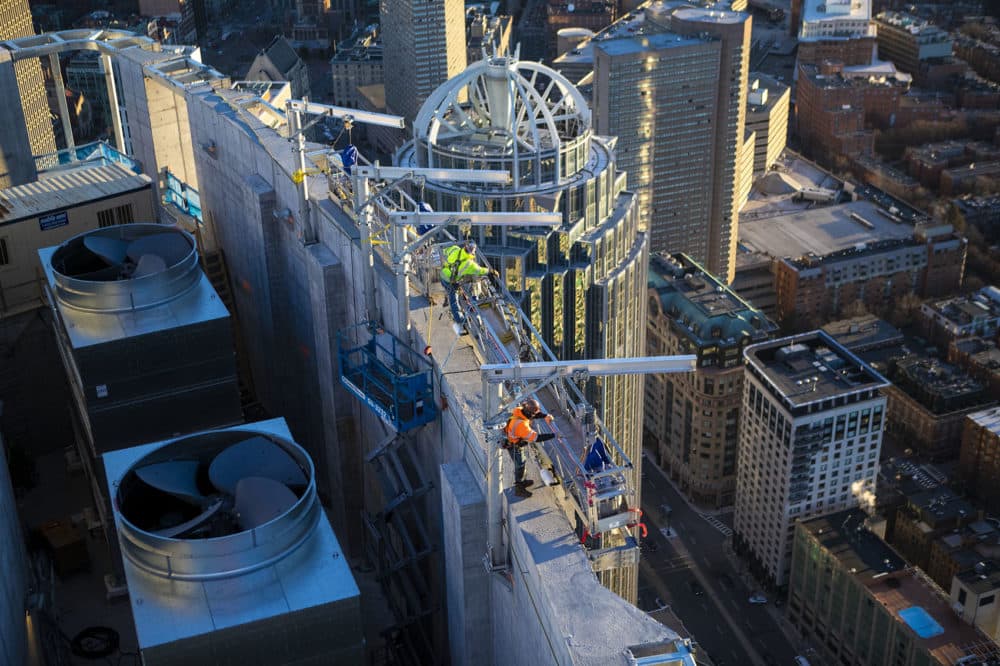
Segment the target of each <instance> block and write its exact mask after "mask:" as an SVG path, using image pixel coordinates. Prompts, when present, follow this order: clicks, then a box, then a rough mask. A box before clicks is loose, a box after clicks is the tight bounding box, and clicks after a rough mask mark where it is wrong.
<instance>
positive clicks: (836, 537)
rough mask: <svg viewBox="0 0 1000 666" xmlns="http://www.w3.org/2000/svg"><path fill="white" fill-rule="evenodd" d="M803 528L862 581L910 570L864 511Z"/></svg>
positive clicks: (815, 520)
mask: <svg viewBox="0 0 1000 666" xmlns="http://www.w3.org/2000/svg"><path fill="white" fill-rule="evenodd" d="M801 526H802V529H803V530H805V531H806V532H808V533H809V534H811V535H812V536H813V538H814V539H816V540H817V541H818V542H819V543H820V544H821V545H822V546H823V547H824V548H826V549H827V551H829V553H830V554H831V555H833V556H834V557H836V558H837V560H838V561H839V562H840V564H841V566H842V567H843V569H844V570H845V571H847V572H849V573H851V574H852V575H853V576H855V577H856V578H858V579H859V580H861V581H866V580H870V579H872V578H874V577H876V576H884V575H885V574H887V573H889V572H892V571H900V570H902V569H903V568H904V567H906V561H905V560H904V559H903V558H902V556H901V555H899V553H897V552H896V551H895V550H893V549H892V547H891V546H889V545H888V544H887V543H886V542H885V541H883V540H882V539H880V538H879V537H878V536H877V535H876V534H874V533H873V532H872V531H871V530H869V529H868V514H866V513H865V512H864V511H862V510H861V509H857V508H855V509H847V510H845V511H840V512H838V513H831V514H828V515H826V516H821V517H819V518H813V519H812V520H807V521H803V522H802V523H801Z"/></svg>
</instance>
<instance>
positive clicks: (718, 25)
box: [592, 3, 754, 283]
mask: <svg viewBox="0 0 1000 666" xmlns="http://www.w3.org/2000/svg"><path fill="white" fill-rule="evenodd" d="M634 21H635V19H625V20H623V21H622V22H620V24H616V26H613V27H612V29H609V30H608V31H605V33H603V34H602V35H601V36H600V39H598V40H596V41H594V42H593V63H594V88H593V104H592V106H593V109H594V116H595V126H596V129H597V131H598V132H600V133H602V134H610V135H616V136H618V137H619V143H618V156H619V159H620V160H621V165H622V168H623V169H624V170H625V171H626V173H628V179H629V187H630V188H631V189H633V190H635V192H636V193H637V194H638V195H639V211H640V219H641V220H642V224H643V225H644V227H645V228H647V229H649V233H650V246H651V248H652V249H653V250H654V251H665V252H671V253H673V252H683V253H684V254H687V255H688V256H690V257H691V258H692V259H694V260H695V261H697V262H699V263H701V264H703V265H704V266H705V268H706V269H707V270H708V271H710V272H711V273H712V274H714V275H718V276H719V277H720V278H722V279H723V280H724V281H725V282H727V283H728V282H731V281H732V280H733V277H734V275H735V271H736V258H735V255H736V236H737V216H738V214H739V208H740V206H741V201H740V199H741V196H740V193H741V191H748V190H749V187H748V185H749V182H750V180H749V178H750V177H749V174H741V173H740V167H741V157H745V158H749V159H750V160H752V155H751V154H750V153H752V151H753V150H754V146H753V138H752V136H750V137H748V136H747V134H746V128H745V120H746V99H747V76H748V70H749V57H750V26H751V19H750V16H749V15H748V14H744V13H742V12H735V11H731V10H728V9H726V10H723V9H715V8H705V9H695V8H690V7H682V8H677V7H676V6H672V5H666V4H665V3H655V4H654V5H651V6H649V7H647V8H646V9H645V10H644V14H643V21H642V22H641V23H636V24H634V25H633V22H634ZM748 139H749V140H748ZM706 156H707V159H706ZM743 162H744V163H745V162H746V160H743ZM741 175H743V176H745V177H742V178H741ZM741 184H745V185H746V186H745V187H742V188H741Z"/></svg>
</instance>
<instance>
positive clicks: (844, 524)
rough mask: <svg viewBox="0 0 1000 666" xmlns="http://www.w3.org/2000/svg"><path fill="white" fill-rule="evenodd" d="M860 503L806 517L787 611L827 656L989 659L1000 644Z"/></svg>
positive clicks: (860, 660)
mask: <svg viewBox="0 0 1000 666" xmlns="http://www.w3.org/2000/svg"><path fill="white" fill-rule="evenodd" d="M865 519H866V516H865V514H864V513H863V512H861V511H857V510H855V511H843V512H840V513H836V514H833V515H829V516H824V517H822V518H816V519H815V520H810V521H806V522H801V523H799V525H798V528H797V529H796V531H795V549H794V558H793V566H792V573H791V580H790V584H789V597H788V619H789V621H790V622H791V623H792V626H794V627H795V628H796V629H797V630H798V631H799V632H800V633H801V634H802V635H803V637H805V638H806V639H807V640H809V642H810V643H811V644H812V645H814V646H815V647H816V648H817V650H818V653H819V654H818V657H819V658H820V659H822V662H821V663H828V664H852V665H856V666H882V665H883V664H896V665H898V666H924V665H930V664H933V665H938V664H940V665H941V666H945V665H948V666H950V665H953V664H982V663H991V662H992V661H994V660H996V659H997V658H1000V648H998V647H997V645H996V643H994V642H993V641H992V640H990V639H989V637H987V636H986V634H984V633H983V632H981V631H979V630H977V629H976V628H975V627H973V626H970V625H968V624H966V623H965V622H964V621H963V620H962V618H961V617H959V616H958V615H957V614H956V613H955V611H954V610H952V608H951V603H950V600H949V598H948V596H947V594H946V593H945V592H944V591H943V590H942V589H941V588H940V587H938V586H937V585H936V584H934V582H933V581H931V580H930V579H928V578H927V577H926V576H925V575H924V573H923V572H922V571H920V569H918V568H916V567H908V566H907V564H906V562H905V561H904V560H903V559H902V558H901V557H900V556H899V555H898V554H897V553H896V552H895V551H894V550H893V549H892V548H890V547H889V546H887V545H886V544H885V542H883V541H882V540H881V539H879V538H878V537H877V536H876V535H875V534H873V533H872V532H871V531H870V530H869V529H868V527H867V526H866V523H865Z"/></svg>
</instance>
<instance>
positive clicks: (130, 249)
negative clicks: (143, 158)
mask: <svg viewBox="0 0 1000 666" xmlns="http://www.w3.org/2000/svg"><path fill="white" fill-rule="evenodd" d="M39 257H40V258H41V262H42V268H43V270H44V272H45V278H46V281H47V283H48V285H47V286H48V293H49V300H50V302H51V304H52V311H53V318H54V320H55V328H56V334H57V339H58V346H59V349H60V353H61V354H62V356H63V361H64V364H65V365H66V369H67V374H68V375H69V378H70V384H71V386H72V390H73V393H74V398H75V400H76V403H77V406H78V408H79V409H78V411H79V416H80V421H81V422H82V423H81V424H80V426H81V427H82V429H83V430H84V431H85V433H84V434H85V435H86V437H85V439H86V440H87V441H88V446H89V448H90V451H89V453H90V455H92V456H94V457H96V456H98V455H100V454H101V453H103V452H105V451H110V450H114V449H118V448H122V447H125V446H131V445H133V444H138V443H142V442H151V441H156V440H160V439H163V438H165V437H171V436H175V435H178V434H182V433H185V432H193V431H196V430H202V429H205V428H212V427H219V426H225V425H232V424H236V423H240V422H241V421H242V420H243V419H242V413H241V410H240V398H239V385H238V380H237V374H236V361H235V354H234V351H233V339H232V331H231V329H230V321H229V312H228V311H227V310H226V307H225V305H224V304H223V303H222V301H221V300H220V299H219V296H218V294H216V292H215V289H214V288H213V287H212V285H211V283H210V282H209V281H208V278H206V277H205V275H204V273H202V270H201V267H200V266H199V263H198V252H197V249H196V245H195V240H194V238H193V237H192V236H191V235H190V234H188V233H186V232H184V231H182V230H180V229H176V228H173V227H170V226H166V225H160V224H127V225H121V226H113V227H106V228H102V229H96V230H93V231H89V232H87V233H84V234H80V235H78V236H75V237H73V238H71V239H69V240H68V241H66V242H65V243H63V244H62V245H60V246H58V247H49V248H44V249H42V250H39Z"/></svg>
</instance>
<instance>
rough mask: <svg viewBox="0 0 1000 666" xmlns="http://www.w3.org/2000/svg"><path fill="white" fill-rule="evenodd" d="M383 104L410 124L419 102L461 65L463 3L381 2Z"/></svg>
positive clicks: (463, 53)
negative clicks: (384, 67) (383, 68)
mask: <svg viewBox="0 0 1000 666" xmlns="http://www.w3.org/2000/svg"><path fill="white" fill-rule="evenodd" d="M380 17H381V20H380V25H381V30H382V45H383V48H384V52H385V61H386V62H390V63H392V67H389V68H388V69H387V70H386V72H385V103H386V108H387V109H388V110H389V113H396V114H399V115H401V116H403V117H405V118H406V120H407V122H408V123H412V122H413V120H414V119H415V118H416V117H417V112H418V111H419V110H420V107H421V106H422V105H423V103H424V100H426V99H427V97H428V96H429V95H430V94H431V93H432V92H433V91H434V90H435V89H436V88H437V87H438V86H440V85H441V84H443V83H444V82H445V81H447V80H448V79H450V78H452V77H453V76H456V75H457V74H460V73H461V72H462V71H463V70H465V66H466V48H465V3H464V2H462V0H441V1H440V2H421V1H420V0H382V2H381V6H380Z"/></svg>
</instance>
